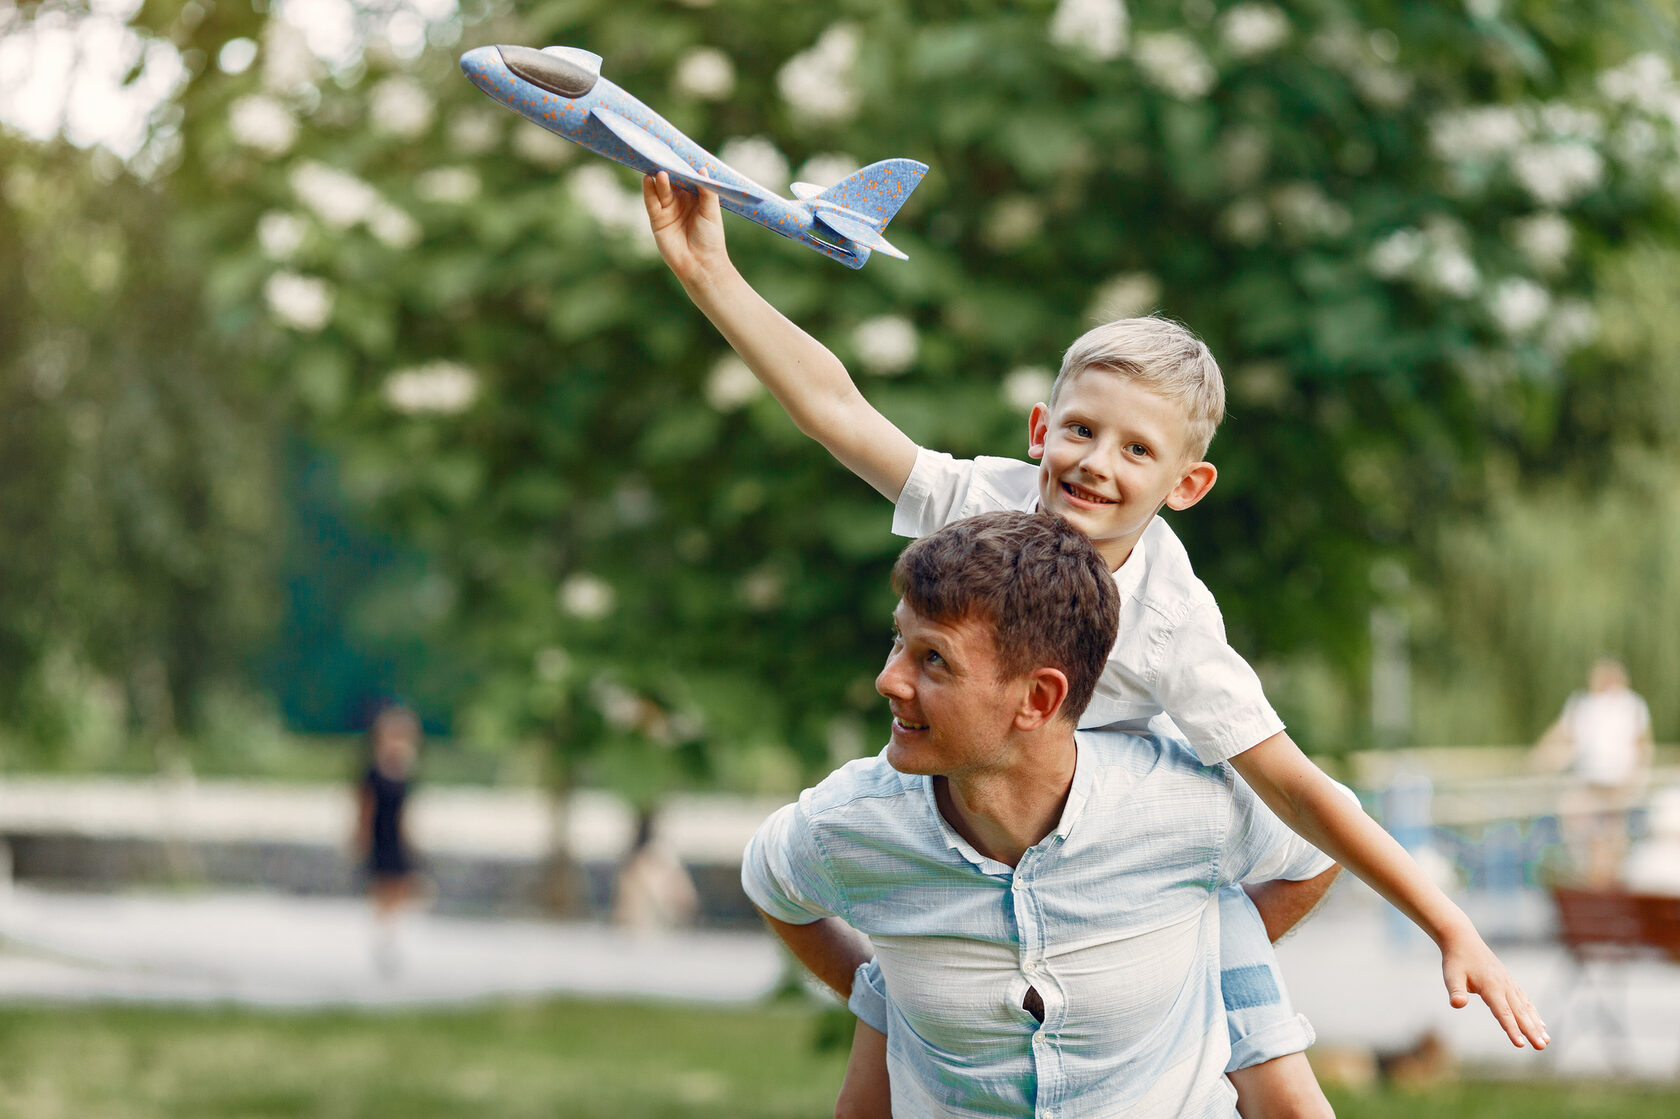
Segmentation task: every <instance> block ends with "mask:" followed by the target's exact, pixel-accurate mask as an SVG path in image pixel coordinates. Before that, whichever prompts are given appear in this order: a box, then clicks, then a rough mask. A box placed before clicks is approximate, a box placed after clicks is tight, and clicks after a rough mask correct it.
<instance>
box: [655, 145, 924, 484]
mask: <svg viewBox="0 0 1680 1119" xmlns="http://www.w3.org/2000/svg"><path fill="white" fill-rule="evenodd" d="M642 200H643V202H645V203H646V204H647V212H648V222H649V224H650V225H652V227H653V238H654V241H655V242H656V243H657V244H658V246H659V255H660V256H662V257H664V258H665V263H666V264H667V265H669V266H670V268H671V271H672V272H673V273H675V274H676V277H677V279H678V280H679V281H680V282H681V283H682V286H683V290H684V291H686V292H687V293H688V297H689V298H690V299H692V300H693V301H694V305H695V306H696V307H698V308H700V310H701V312H702V313H704V314H705V316H706V317H707V318H708V319H710V320H711V321H712V325H713V326H715V327H717V328H718V331H719V333H721V334H722V335H723V337H724V340H725V341H727V342H728V343H729V344H730V345H731V346H733V347H734V348H735V352H736V353H738V354H740V355H741V360H742V361H745V362H746V363H747V366H748V368H750V369H751V370H752V371H753V375H754V376H756V377H757V378H758V379H759V380H760V381H761V382H763V384H764V387H765V388H767V389H769V390H770V393H771V395H773V396H774V397H775V398H776V400H777V401H778V402H780V404H781V406H782V407H783V408H784V409H786V410H787V414H788V415H789V416H790V417H791V418H792V419H793V422H794V423H796V424H798V425H799V430H801V431H803V432H804V433H805V434H807V435H809V436H810V437H811V438H813V439H815V440H816V441H817V442H819V443H821V444H822V445H823V446H824V447H827V448H828V451H829V453H830V454H832V455H833V456H834V457H835V458H837V459H839V460H840V462H841V464H842V465H843V466H845V467H846V468H847V469H848V470H850V471H851V472H852V473H854V474H856V475H857V476H858V477H859V478H862V479H863V480H864V481H866V482H868V483H869V484H870V485H872V486H874V487H875V488H876V489H877V490H879V491H880V492H881V494H882V495H883V496H885V497H886V499H887V500H888V501H894V502H896V501H897V500H898V495H899V494H900V493H901V492H902V491H903V489H904V483H905V481H906V480H907V479H908V478H909V477H910V470H911V468H912V467H914V466H915V465H916V444H915V443H913V442H912V441H911V439H910V437H909V436H908V435H905V434H904V432H902V431H900V430H899V429H898V428H897V427H896V426H894V425H893V423H892V421H891V420H888V419H887V418H886V417H885V416H883V415H882V414H881V413H880V412H878V411H876V409H875V407H874V405H872V404H870V403H869V401H867V400H865V399H864V397H863V394H862V393H860V392H859V391H858V389H857V386H856V385H855V384H853V383H852V378H851V376H850V374H848V373H847V372H846V367H845V366H844V365H842V364H840V359H839V358H837V357H835V356H834V355H833V354H832V353H830V352H829V350H828V348H827V347H826V346H824V345H823V344H822V343H821V342H818V341H817V340H816V339H815V338H812V337H811V336H810V335H809V334H807V333H805V332H804V331H803V330H801V329H800V328H799V327H798V326H797V325H795V324H794V323H793V322H792V321H791V320H789V319H788V317H787V316H786V315H783V314H782V313H781V312H780V311H778V310H776V309H775V308H774V307H772V306H770V304H769V303H768V302H766V301H765V299H764V297H763V296H761V295H759V294H758V292H756V291H754V290H753V288H752V286H751V285H750V284H748V283H747V282H746V280H744V279H743V278H742V277H741V274H740V273H739V272H737V271H736V270H735V266H734V264H732V263H731V262H730V260H729V253H728V251H727V249H726V248H725V246H724V239H723V212H722V208H721V207H720V206H719V205H718V199H717V195H716V194H714V193H712V192H711V191H709V190H704V189H702V190H701V191H700V192H699V193H698V194H692V193H690V192H688V191H685V190H679V189H677V188H675V187H673V186H672V185H671V181H670V179H669V178H667V177H666V175H665V174H664V173H663V172H661V173H660V174H659V175H658V177H657V178H646V179H643V180H642Z"/></svg>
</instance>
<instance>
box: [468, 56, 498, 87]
mask: <svg viewBox="0 0 1680 1119" xmlns="http://www.w3.org/2000/svg"><path fill="white" fill-rule="evenodd" d="M501 69H502V56H501V54H500V52H498V51H497V50H496V48H495V47H474V48H473V49H472V50H470V51H468V52H467V53H466V54H463V55H462V56H461V73H463V74H465V75H466V76H467V77H468V78H470V79H471V80H472V83H473V84H474V85H476V86H478V88H480V89H484V88H485V87H486V83H488V82H489V81H490V77H491V75H492V74H494V73H495V72H497V71H498V70H501Z"/></svg>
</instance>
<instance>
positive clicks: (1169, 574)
mask: <svg viewBox="0 0 1680 1119" xmlns="http://www.w3.org/2000/svg"><path fill="white" fill-rule="evenodd" d="M1037 508H1038V467H1037V466H1036V465H1035V464H1033V463H1031V462H1024V461H1021V460H1019V459H1008V458H991V457H985V456H983V457H980V458H977V459H956V458H953V457H951V456H950V455H948V454H944V453H943V452H940V451H930V450H928V449H926V448H925V447H924V448H920V449H918V451H917V453H916V465H915V467H914V468H913V469H912V470H911V472H910V477H909V479H907V480H906V481H905V483H904V490H903V492H902V493H900V494H899V497H898V502H897V504H896V505H895V506H894V510H893V525H892V528H893V532H894V533H896V534H897V535H899V536H910V537H922V536H926V535H928V534H929V533H931V532H935V531H937V530H938V529H940V528H942V527H944V526H945V525H948V524H950V523H951V522H952V521H958V520H962V519H963V518H964V517H972V516H975V515H977V514H980V513H991V512H997V511H999V510H1015V511H1018V512H1031V511H1033V510H1035V509H1037ZM1114 582H1115V586H1116V587H1117V588H1118V589H1119V591H1120V632H1119V636H1118V638H1117V639H1116V640H1115V643H1114V648H1113V649H1112V650H1111V651H1110V652H1109V655H1108V664H1107V666H1106V667H1105V668H1104V670H1103V674H1102V677H1101V678H1100V679H1099V680H1098V681H1097V689H1096V694H1095V695H1094V696H1093V697H1092V699H1091V704H1090V706H1089V707H1087V708H1086V710H1085V715H1084V717H1083V718H1081V719H1080V720H1079V725H1080V727H1081V728H1084V729H1092V728H1096V727H1110V726H1112V727H1124V728H1128V729H1133V730H1142V729H1144V728H1145V727H1147V726H1149V725H1150V724H1151V723H1152V722H1154V724H1155V729H1156V730H1163V729H1164V730H1166V732H1167V733H1172V730H1173V728H1174V727H1176V731H1177V733H1178V734H1179V735H1180V736H1182V737H1183V738H1184V739H1186V740H1187V741H1188V742H1189V743H1190V745H1191V747H1192V748H1193V749H1194V750H1195V751H1196V756H1197V757H1198V758H1199V759H1200V760H1201V761H1202V762H1203V763H1205V764H1207V765H1215V764H1217V763H1219V762H1222V761H1227V760H1229V759H1230V758H1231V757H1233V756H1234V755H1236V754H1240V753H1242V752H1243V751H1244V750H1247V749H1248V748H1249V747H1251V746H1256V745H1258V744H1259V743H1261V742H1264V741H1265V740H1266V739H1268V738H1270V737H1272V735H1274V734H1276V733H1278V732H1279V731H1281V730H1282V729H1283V720H1282V719H1280V718H1278V714H1277V712H1276V711H1274V710H1273V709H1272V705H1271V704H1270V703H1269V702H1267V700H1266V694H1265V691H1264V689H1263V688H1262V687H1261V686H1260V678H1259V677H1258V676H1257V675H1255V672H1254V669H1253V668H1251V667H1250V666H1249V664H1248V662H1247V661H1245V660H1243V658H1242V657H1241V656H1240V655H1238V653H1237V651H1236V650H1235V649H1232V648H1231V646H1230V643H1229V642H1227V641H1226V640H1225V621H1224V619H1223V618H1222V617H1221V616H1220V613H1219V604H1218V603H1217V602H1215V601H1214V598H1213V593H1212V592H1211V591H1209V590H1208V589H1207V586H1206V585H1205V584H1203V582H1202V581H1201V580H1200V579H1198V578H1197V577H1196V573H1195V571H1194V570H1193V569H1192V568H1191V566H1190V557H1189V554H1188V553H1186V552H1185V550H1184V545H1183V544H1181V543H1180V542H1179V539H1178V537H1177V536H1176V535H1175V534H1174V533H1173V531H1172V528H1171V527H1170V526H1168V525H1167V523H1166V522H1165V521H1163V520H1162V519H1161V518H1160V517H1156V518H1155V519H1154V520H1152V521H1150V522H1149V527H1148V528H1146V529H1145V530H1144V533H1143V536H1142V537H1141V538H1140V539H1139V540H1138V542H1137V545H1136V546H1135V547H1133V549H1132V554H1131V555H1130V556H1129V557H1127V559H1126V562H1125V563H1123V564H1121V565H1120V569H1119V570H1118V571H1116V572H1115V573H1114ZM1162 720H1166V721H1167V722H1169V723H1170V724H1171V726H1167V727H1164V728H1163V726H1162V722H1161V721H1162Z"/></svg>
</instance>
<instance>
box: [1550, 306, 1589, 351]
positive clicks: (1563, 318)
mask: <svg viewBox="0 0 1680 1119" xmlns="http://www.w3.org/2000/svg"><path fill="white" fill-rule="evenodd" d="M1597 336H1598V312H1596V311H1594V310H1593V308H1592V305H1591V304H1589V303H1587V302H1585V301H1584V300H1580V299H1562V300H1559V301H1558V304H1557V306H1556V308H1554V309H1553V311H1552V313H1551V315H1550V316H1549V317H1548V318H1547V319H1546V327H1545V330H1544V331H1542V333H1541V339H1542V341H1543V342H1544V343H1545V345H1546V348H1547V349H1549V350H1551V351H1552V352H1553V353H1556V354H1567V353H1570V352H1571V351H1574V350H1578V349H1580V348H1581V347H1582V346H1585V345H1587V344H1588V343H1590V342H1591V341H1592V340H1593V339H1594V338H1596V337H1597Z"/></svg>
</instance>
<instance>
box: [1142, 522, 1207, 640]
mask: <svg viewBox="0 0 1680 1119" xmlns="http://www.w3.org/2000/svg"><path fill="white" fill-rule="evenodd" d="M1138 546H1139V548H1140V549H1141V555H1140V557H1139V558H1140V560H1141V562H1140V564H1139V570H1138V572H1137V576H1136V581H1135V585H1134V586H1133V588H1132V590H1131V595H1132V596H1135V597H1136V598H1137V600H1138V601H1139V602H1141V603H1143V604H1144V605H1147V606H1149V607H1150V608H1151V609H1153V610H1156V611H1158V612H1160V613H1161V614H1163V615H1166V616H1168V617H1170V618H1174V619H1178V618H1182V617H1184V616H1185V615H1186V614H1187V613H1189V612H1190V611H1192V610H1196V609H1207V608H1210V607H1211V608H1212V609H1214V610H1216V611H1217V610H1218V608H1219V607H1218V603H1217V602H1216V601H1215V600H1214V597H1213V592H1212V591H1210V590H1208V588H1207V584H1206V583H1204V582H1202V580H1201V578H1200V577H1199V576H1197V574H1196V569H1195V567H1194V566H1193V565H1192V564H1191V562H1190V553H1189V552H1188V551H1186V550H1185V548H1184V543H1183V541H1181V540H1179V538H1178V534H1177V533H1175V532H1174V531H1173V530H1172V526H1171V525H1169V524H1167V522H1166V521H1164V520H1162V519H1161V517H1160V516H1159V515H1157V516H1156V517H1155V519H1154V520H1152V521H1150V522H1149V527H1148V528H1146V529H1144V530H1143V536H1142V537H1141V538H1140V539H1139V540H1138ZM1120 574H1121V575H1122V577H1124V575H1125V568H1124V567H1122V568H1121V571H1120Z"/></svg>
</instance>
